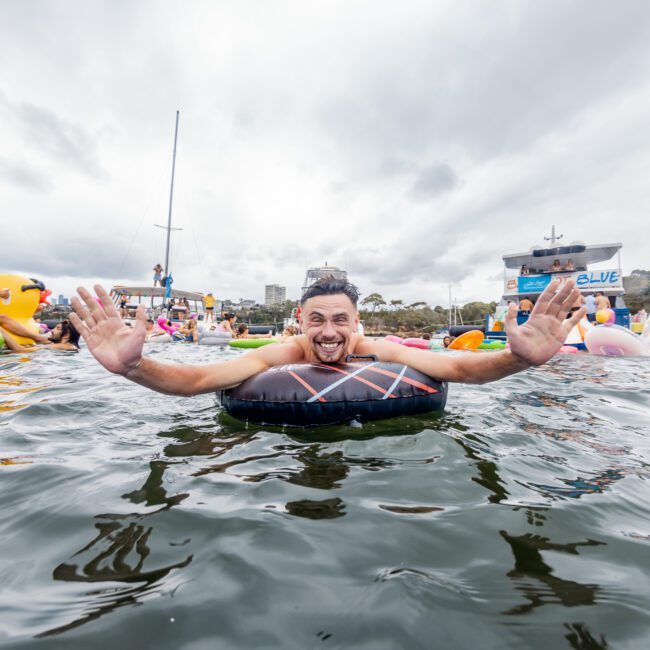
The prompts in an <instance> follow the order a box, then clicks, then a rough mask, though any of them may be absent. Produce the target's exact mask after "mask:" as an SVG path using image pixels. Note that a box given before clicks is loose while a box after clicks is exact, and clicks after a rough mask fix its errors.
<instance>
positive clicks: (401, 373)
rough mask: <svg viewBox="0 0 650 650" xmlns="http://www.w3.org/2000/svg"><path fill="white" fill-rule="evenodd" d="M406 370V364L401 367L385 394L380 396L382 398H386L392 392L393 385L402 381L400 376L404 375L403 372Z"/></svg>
mask: <svg viewBox="0 0 650 650" xmlns="http://www.w3.org/2000/svg"><path fill="white" fill-rule="evenodd" d="M405 372H406V366H404V367H403V368H402V372H400V373H399V375H397V379H396V380H395V381H394V382H393V385H392V386H391V387H390V388H389V389H388V390H387V391H386V394H385V395H384V396H383V397H382V399H388V396H389V395H390V394H391V393H392V392H393V390H394V389H395V386H397V384H399V383H400V381H402V377H403V376H404V373H405Z"/></svg>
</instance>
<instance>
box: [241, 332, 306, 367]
mask: <svg viewBox="0 0 650 650" xmlns="http://www.w3.org/2000/svg"><path fill="white" fill-rule="evenodd" d="M302 338H304V337H302V336H293V337H292V338H291V339H290V340H288V341H285V342H284V343H281V344H273V345H265V346H263V347H261V348H258V349H257V350H253V351H252V352H250V353H249V354H251V355H254V356H256V357H259V358H260V359H262V360H263V361H264V362H265V363H266V364H268V365H269V366H282V365H285V364H290V363H302V362H303V361H304V360H305V358H306V355H305V348H304V347H303V344H302V342H301V341H299V340H298V339H302Z"/></svg>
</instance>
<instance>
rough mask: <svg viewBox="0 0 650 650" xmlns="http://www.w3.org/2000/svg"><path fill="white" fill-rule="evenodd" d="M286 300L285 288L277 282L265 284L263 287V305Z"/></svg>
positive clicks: (279, 303) (277, 303) (267, 305)
mask: <svg viewBox="0 0 650 650" xmlns="http://www.w3.org/2000/svg"><path fill="white" fill-rule="evenodd" d="M286 300H287V288H286V287H281V286H280V285H279V284H267V285H266V286H265V287H264V306H265V307H270V306H271V305H281V304H282V303H283V302H286Z"/></svg>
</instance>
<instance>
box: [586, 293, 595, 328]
mask: <svg viewBox="0 0 650 650" xmlns="http://www.w3.org/2000/svg"><path fill="white" fill-rule="evenodd" d="M585 306H586V307H587V320H588V321H589V322H590V323H593V322H594V321H595V320H596V298H594V294H593V293H590V294H587V296H585Z"/></svg>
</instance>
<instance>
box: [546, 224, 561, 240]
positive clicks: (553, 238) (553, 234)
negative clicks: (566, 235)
mask: <svg viewBox="0 0 650 650" xmlns="http://www.w3.org/2000/svg"><path fill="white" fill-rule="evenodd" d="M562 237H563V235H557V236H556V235H555V226H551V236H550V237H544V239H545V240H546V241H550V242H551V244H554V243H555V240H556V239H562Z"/></svg>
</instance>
